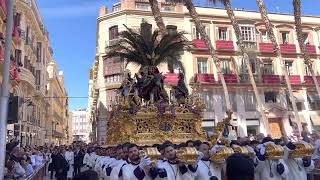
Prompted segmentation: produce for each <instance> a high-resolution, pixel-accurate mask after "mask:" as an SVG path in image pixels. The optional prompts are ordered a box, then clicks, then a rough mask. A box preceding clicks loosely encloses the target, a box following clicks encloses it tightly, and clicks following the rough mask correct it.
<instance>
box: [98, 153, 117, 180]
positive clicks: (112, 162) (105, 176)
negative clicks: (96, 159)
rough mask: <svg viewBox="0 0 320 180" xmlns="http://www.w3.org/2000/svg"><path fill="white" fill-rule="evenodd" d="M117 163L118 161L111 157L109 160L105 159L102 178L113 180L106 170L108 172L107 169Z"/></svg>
mask: <svg viewBox="0 0 320 180" xmlns="http://www.w3.org/2000/svg"><path fill="white" fill-rule="evenodd" d="M116 161H117V160H116V159H115V158H111V157H107V158H105V159H104V161H103V165H104V167H103V168H102V176H103V178H104V179H105V180H109V179H111V178H110V175H109V176H108V175H107V172H106V170H107V168H109V167H110V165H112V164H114V163H116Z"/></svg>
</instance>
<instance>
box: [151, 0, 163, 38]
mask: <svg viewBox="0 0 320 180" xmlns="http://www.w3.org/2000/svg"><path fill="white" fill-rule="evenodd" d="M149 3H150V6H151V10H152V14H153V16H154V20H155V21H156V23H157V26H158V28H159V30H160V32H161V33H162V34H166V32H167V30H166V26H165V24H164V22H163V19H162V16H161V13H160V9H159V3H158V0H149Z"/></svg>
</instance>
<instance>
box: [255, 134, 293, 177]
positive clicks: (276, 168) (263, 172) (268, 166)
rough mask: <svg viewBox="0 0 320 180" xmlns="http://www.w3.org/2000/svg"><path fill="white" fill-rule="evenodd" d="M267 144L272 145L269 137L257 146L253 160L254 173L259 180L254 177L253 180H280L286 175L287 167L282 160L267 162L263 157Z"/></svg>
mask: <svg viewBox="0 0 320 180" xmlns="http://www.w3.org/2000/svg"><path fill="white" fill-rule="evenodd" d="M268 144H274V142H273V140H272V139H271V138H270V137H266V138H264V140H263V144H259V145H258V146H257V147H258V149H257V151H256V155H257V157H256V158H255V171H256V173H259V174H260V179H257V178H258V177H255V180H265V179H268V180H282V179H283V178H284V177H286V176H287V175H288V172H289V171H288V167H287V165H286V163H285V162H284V161H283V159H279V160H268V159H266V157H265V153H266V148H265V146H266V145H268Z"/></svg>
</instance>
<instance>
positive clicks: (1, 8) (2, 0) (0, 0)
mask: <svg viewBox="0 0 320 180" xmlns="http://www.w3.org/2000/svg"><path fill="white" fill-rule="evenodd" d="M0 16H1V18H2V19H3V20H5V19H6V18H7V0H0Z"/></svg>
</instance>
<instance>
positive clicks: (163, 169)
mask: <svg viewBox="0 0 320 180" xmlns="http://www.w3.org/2000/svg"><path fill="white" fill-rule="evenodd" d="M163 148H164V156H165V159H166V160H167V161H165V162H162V163H160V164H159V165H158V167H157V168H158V175H157V178H156V179H167V180H194V179H195V177H196V175H197V168H198V166H197V164H198V161H197V162H196V164H195V165H186V164H181V162H178V161H177V156H176V150H175V149H174V146H173V144H170V143H167V144H164V146H163ZM201 158H202V157H201ZM199 160H200V159H199Z"/></svg>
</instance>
